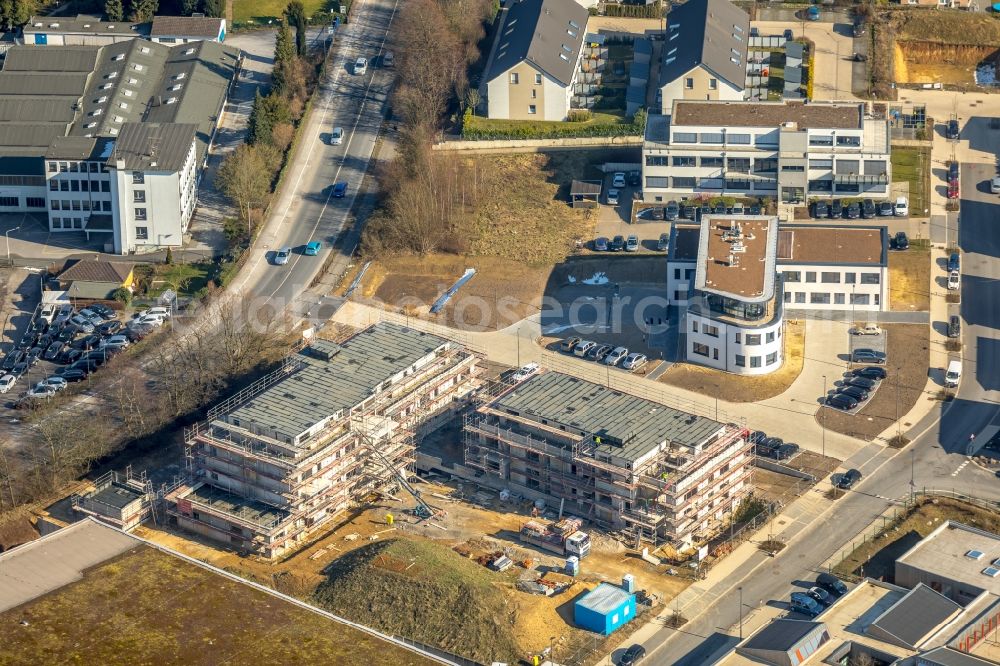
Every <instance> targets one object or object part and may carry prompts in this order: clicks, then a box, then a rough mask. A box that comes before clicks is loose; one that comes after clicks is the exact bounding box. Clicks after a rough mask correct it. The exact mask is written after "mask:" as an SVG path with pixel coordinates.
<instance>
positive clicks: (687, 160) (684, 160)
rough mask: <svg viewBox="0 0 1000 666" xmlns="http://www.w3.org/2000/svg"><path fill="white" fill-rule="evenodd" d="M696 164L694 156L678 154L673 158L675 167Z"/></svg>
mask: <svg viewBox="0 0 1000 666" xmlns="http://www.w3.org/2000/svg"><path fill="white" fill-rule="evenodd" d="M694 164H695V158H694V157H683V156H678V157H674V158H673V165H674V166H675V167H693V166H694Z"/></svg>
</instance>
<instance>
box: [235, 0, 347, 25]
mask: <svg viewBox="0 0 1000 666" xmlns="http://www.w3.org/2000/svg"><path fill="white" fill-rule="evenodd" d="M330 4H331V3H330V0H302V5H303V6H304V7H305V10H306V16H312V15H313V14H315V13H316V12H320V11H322V12H329V6H330ZM287 6H288V0H233V22H234V23H237V24H240V23H247V22H249V21H253V22H254V23H264V24H266V23H267V21H268V19H276V18H280V17H281V15H282V13H283V12H284V11H285V7H287Z"/></svg>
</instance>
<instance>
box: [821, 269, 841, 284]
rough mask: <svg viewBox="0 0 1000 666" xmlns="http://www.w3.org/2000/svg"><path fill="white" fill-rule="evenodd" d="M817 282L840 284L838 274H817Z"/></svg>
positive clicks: (825, 272)
mask: <svg viewBox="0 0 1000 666" xmlns="http://www.w3.org/2000/svg"><path fill="white" fill-rule="evenodd" d="M819 280H820V282H822V283H823V284H840V273H832V272H827V271H824V272H822V273H820V274H819Z"/></svg>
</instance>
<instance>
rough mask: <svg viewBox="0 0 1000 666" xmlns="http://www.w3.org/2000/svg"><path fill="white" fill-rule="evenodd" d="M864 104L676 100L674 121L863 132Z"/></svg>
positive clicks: (685, 123)
mask: <svg viewBox="0 0 1000 666" xmlns="http://www.w3.org/2000/svg"><path fill="white" fill-rule="evenodd" d="M863 118H864V115H863V112H862V105H861V104H852V103H845V104H838V103H824V102H808V103H802V102H725V101H716V102H710V101H702V102H693V101H687V100H675V101H674V108H673V113H672V114H671V120H670V122H671V123H672V124H673V125H675V126H710V127H711V126H728V127H778V126H779V125H781V124H783V123H789V122H792V123H796V124H797V125H798V129H800V130H805V129H861V127H862V119H863Z"/></svg>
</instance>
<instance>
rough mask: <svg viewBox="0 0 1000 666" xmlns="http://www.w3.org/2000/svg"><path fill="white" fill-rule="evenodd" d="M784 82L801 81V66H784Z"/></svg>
mask: <svg viewBox="0 0 1000 666" xmlns="http://www.w3.org/2000/svg"><path fill="white" fill-rule="evenodd" d="M785 83H795V84H800V83H802V68H801V67H786V68H785Z"/></svg>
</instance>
